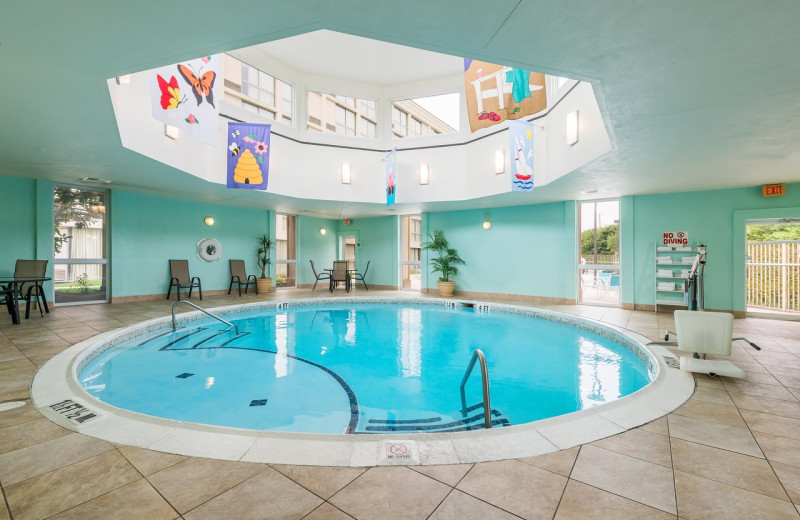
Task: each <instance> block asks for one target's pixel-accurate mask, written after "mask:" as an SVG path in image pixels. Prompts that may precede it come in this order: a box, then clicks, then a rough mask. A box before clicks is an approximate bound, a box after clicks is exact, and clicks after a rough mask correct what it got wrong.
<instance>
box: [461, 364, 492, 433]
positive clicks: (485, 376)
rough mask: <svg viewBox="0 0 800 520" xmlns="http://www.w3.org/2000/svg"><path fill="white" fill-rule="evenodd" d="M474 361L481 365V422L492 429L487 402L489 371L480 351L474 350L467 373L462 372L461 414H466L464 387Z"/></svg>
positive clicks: (490, 411)
mask: <svg viewBox="0 0 800 520" xmlns="http://www.w3.org/2000/svg"><path fill="white" fill-rule="evenodd" d="M475 361H480V363H481V384H482V385H483V420H484V425H485V426H486V428H487V429H488V428H491V427H492V404H491V402H490V401H489V369H488V368H487V366H486V356H484V355H483V352H482V351H481V349H479V348H476V349H475V352H473V353H472V359H470V361H469V366H468V367H467V371H466V372H464V378H463V379H462V380H461V413H462V414H464V415H466V414H467V397H466V395H465V394H464V385H466V384H467V380H468V379H469V375H470V374H471V373H472V368H473V367H474V366H475Z"/></svg>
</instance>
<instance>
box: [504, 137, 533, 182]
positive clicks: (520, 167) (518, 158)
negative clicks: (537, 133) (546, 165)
mask: <svg viewBox="0 0 800 520" xmlns="http://www.w3.org/2000/svg"><path fill="white" fill-rule="evenodd" d="M508 136H509V139H510V141H511V191H532V190H533V123H529V122H527V121H509V122H508Z"/></svg>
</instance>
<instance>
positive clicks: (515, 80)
mask: <svg viewBox="0 0 800 520" xmlns="http://www.w3.org/2000/svg"><path fill="white" fill-rule="evenodd" d="M464 88H465V89H466V97H467V117H468V118H469V128H470V130H471V131H472V132H475V131H476V130H479V129H481V128H486V127H489V126H492V125H496V124H498V123H501V122H503V121H509V120H513V119H520V118H523V117H525V116H529V115H531V114H535V113H537V112H540V111H542V110H544V109H545V108H547V93H546V89H545V88H544V74H542V73H541V72H530V71H528V70H524V69H515V68H513V67H506V66H503V65H497V64H494V63H487V62H485V61H478V60H471V59H469V58H464Z"/></svg>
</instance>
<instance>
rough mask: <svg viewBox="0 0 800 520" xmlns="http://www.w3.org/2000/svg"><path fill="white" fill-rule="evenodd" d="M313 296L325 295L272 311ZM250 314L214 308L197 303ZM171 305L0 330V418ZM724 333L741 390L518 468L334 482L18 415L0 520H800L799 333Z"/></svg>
mask: <svg viewBox="0 0 800 520" xmlns="http://www.w3.org/2000/svg"><path fill="white" fill-rule="evenodd" d="M356 294H358V295H369V296H385V295H396V294H397V293H394V292H377V291H369V292H368V293H367V292H364V291H363V290H360V291H357V293H356ZM337 295H343V292H342V291H338V292H337ZM310 296H328V293H327V291H324V290H323V291H320V290H317V291H316V292H314V293H311V292H310V291H287V292H280V293H278V294H277V295H276V294H275V293H273V294H272V295H270V296H269V298H272V299H285V298H304V297H310ZM252 299H253V298H252V297H244V298H241V299H239V298H238V297H235V296H231V297H228V296H214V297H207V298H206V299H205V300H204V301H203V303H204V305H205V306H208V307H212V306H219V305H227V304H230V303H239V302H245V301H252ZM509 303H518V302H509ZM170 305H171V303H168V302H166V301H156V302H142V303H127V304H115V305H91V306H81V307H60V308H57V309H55V310H53V312H51V313H50V314H49V315H46V316H45V317H44V318H41V317H39V316H38V314H37V315H35V316H34V315H32V317H31V319H30V320H25V321H24V322H23V324H22V325H20V326H12V325H10V324H9V323H7V321H10V320H7V319H6V318H3V317H2V316H0V321H3V323H2V324H0V403H2V402H5V401H11V400H27V399H29V392H28V386H29V383H30V380H31V376H32V375H33V374H34V372H35V371H36V369H37V367H38V366H40V365H41V364H43V363H44V362H45V361H47V360H48V359H49V358H50V357H51V356H52V355H54V354H56V353H58V352H60V351H61V350H63V349H64V348H66V347H68V346H69V345H72V344H74V343H76V342H78V341H81V340H83V339H86V338H88V337H90V336H93V335H95V334H97V333H99V332H102V331H107V330H111V329H115V328H117V327H121V326H123V325H126V324H129V323H134V322H138V321H141V320H144V319H148V318H153V317H163V316H165V315H167V314H168V313H169V308H170ZM539 307H546V308H548V309H552V310H557V311H561V312H565V313H569V314H574V315H581V316H585V317H588V318H592V319H596V320H599V321H602V322H606V323H610V324H613V325H616V326H620V327H624V328H627V329H630V330H633V331H635V332H638V333H640V334H643V335H645V336H648V337H650V338H652V339H654V340H655V339H658V338H661V337H663V334H664V331H665V330H666V329H674V326H673V325H674V324H673V321H672V318H671V316H669V315H666V314H660V315H655V314H654V313H646V312H636V311H624V310H620V309H615V308H608V307H590V306H539ZM735 327H736V330H737V332H739V333H741V335H745V336H747V337H749V338H750V339H751V340H753V341H755V342H756V343H758V344H759V345H761V347H762V348H763V350H762V351H761V352H756V351H754V350H752V349H749V348H748V349H745V348H743V347H741V346H736V347H735V350H734V355H733V358H734V359H735V361H736V363H737V364H738V365H740V366H741V367H742V368H744V369H745V370H746V371H747V374H748V378H749V380H748V381H746V382H740V381H733V380H728V379H724V378H721V379H712V378H710V377H706V376H701V377H697V378H696V382H697V387H696V391H695V393H694V395H693V396H692V398H691V399H690V400H689V401H688V402H687V403H686V404H685V405H683V406H682V407H681V408H679V409H678V410H675V411H674V412H673V413H672V414H669V415H668V416H666V417H663V418H661V419H658V420H656V421H653V422H651V423H649V424H646V425H644V426H641V427H639V428H636V429H633V430H630V431H627V432H625V433H622V434H619V435H615V436H613V437H608V438H605V439H602V440H599V441H596V442H593V443H591V444H586V445H582V446H577V447H574V448H571V449H568V450H563V451H560V452H556V453H551V454H548V455H542V456H538V457H531V458H526V459H518V460H504V461H498V462H486V463H479V464H464V465H453V466H409V467H373V468H331V467H310V466H284V465H277V464H253V463H244V462H228V461H219V460H210V459H202V458H192V457H184V456H178V455H171V454H165V453H159V452H154V451H148V450H143V449H139V448H132V447H128V446H121V445H113V444H110V443H108V442H105V441H102V440H98V439H93V438H90V437H85V436H82V435H80V434H76V433H73V432H71V431H68V430H65V429H62V428H60V427H58V426H56V425H54V424H52V423H51V422H49V421H48V420H46V419H44V418H43V417H42V416H41V415H40V414H39V413H38V412H37V411H36V410H35V409H33V407H32V406H31V405H30V404H28V405H26V406H23V407H21V408H16V409H14V410H9V411H4V412H0V490H1V491H2V497H3V503H2V504H0V520H3V519H6V518H13V519H19V520H23V519H42V518H54V519H66V518H81V519H94V518H97V519H100V518H102V519H109V518H113V519H125V518H136V519H148V520H149V519H154V520H157V519H162V518H163V519H173V518H186V519H191V520H195V519H206V518H208V519H218V518H229V519H237V520H238V519H249V518H266V519H284V518H286V519H289V518H298V519H299V518H305V519H309V520H321V519H349V518H355V519H359V520H361V519H373V518H374V519H394V518H403V519H405V518H408V519H425V518H429V519H432V520H443V519H451V518H455V519H458V520H471V519H514V518H526V519H552V518H555V519H558V520H566V519H584V520H585V519H594V518H597V519H662V518H663V519H668V518H673V519H674V518H681V519H684V520H700V519H716V518H719V519H725V520H735V519H761V518H763V519H782V518H800V512H799V511H800V505H798V504H800V401H799V400H800V323H796V322H789V321H772V320H762V319H753V318H750V319H745V320H737V321H736V324H735Z"/></svg>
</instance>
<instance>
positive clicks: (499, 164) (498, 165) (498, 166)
mask: <svg viewBox="0 0 800 520" xmlns="http://www.w3.org/2000/svg"><path fill="white" fill-rule="evenodd" d="M504 171H506V154H505V152H504V151H503V149H502V148H501V149H499V150H497V151H496V152H494V173H496V174H501V173H503V172H504Z"/></svg>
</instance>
